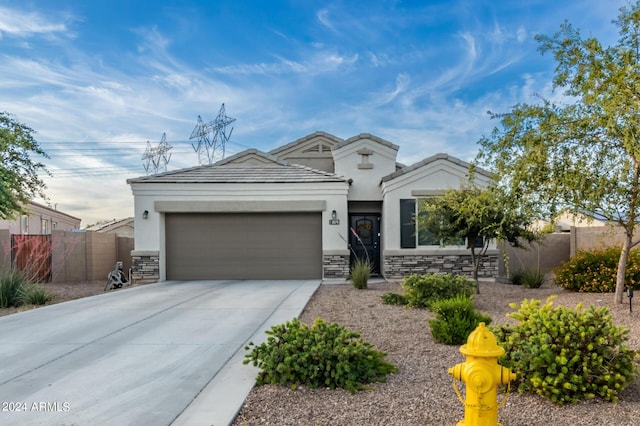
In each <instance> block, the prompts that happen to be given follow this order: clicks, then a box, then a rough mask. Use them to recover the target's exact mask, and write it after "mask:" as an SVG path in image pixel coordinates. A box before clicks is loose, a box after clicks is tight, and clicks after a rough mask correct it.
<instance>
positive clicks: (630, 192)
mask: <svg viewBox="0 0 640 426" xmlns="http://www.w3.org/2000/svg"><path fill="white" fill-rule="evenodd" d="M614 23H615V24H616V25H617V26H618V28H619V34H620V38H619V40H618V42H617V44H616V45H614V46H608V47H605V46H603V45H602V44H601V43H600V42H599V41H598V40H597V39H596V38H594V37H589V38H583V37H582V36H581V35H580V32H579V31H578V30H577V29H575V28H574V27H573V26H571V24H569V23H568V22H566V21H565V22H564V23H563V24H562V25H561V27H560V30H559V31H558V32H557V33H555V34H554V35H553V36H546V35H538V36H536V40H537V41H538V42H539V43H540V51H541V53H542V54H545V53H551V54H553V56H554V58H555V61H556V64H557V66H556V69H555V74H554V79H553V83H554V87H555V88H556V89H559V88H560V89H563V91H564V92H563V93H564V99H565V101H564V102H563V103H561V104H560V103H554V102H551V101H549V100H547V99H542V98H541V97H537V99H538V100H539V102H536V103H534V104H518V105H515V106H514V107H513V108H512V110H511V111H510V112H509V113H507V114H491V113H490V114H491V116H492V118H495V119H499V120H500V124H501V126H499V127H497V128H495V129H494V131H493V132H492V134H491V135H490V136H489V137H485V138H483V139H481V141H480V144H481V151H480V154H479V158H478V160H479V162H480V164H484V165H485V166H487V167H488V168H490V169H493V171H494V172H495V173H496V174H497V175H498V176H500V177H501V179H502V180H501V185H502V186H503V188H505V190H506V191H508V193H509V194H510V196H511V197H514V198H516V199H521V200H526V201H527V202H529V203H531V204H532V205H535V206H536V207H537V211H538V214H539V215H541V216H546V217H552V216H553V215H554V213H556V212H557V211H559V210H560V209H565V208H566V209H568V210H569V211H571V212H573V213H576V214H577V213H585V212H586V213H590V214H593V215H597V216H600V217H602V218H605V219H606V220H608V221H610V222H613V223H616V224H618V225H620V226H621V227H622V228H623V229H624V230H625V233H626V237H627V238H626V239H625V243H624V246H623V248H622V253H621V257H620V262H619V267H618V279H617V285H616V299H617V300H618V301H619V302H622V295H623V292H624V269H625V265H626V258H627V256H628V253H629V250H630V249H631V247H632V246H633V245H635V244H637V242H635V241H633V236H634V231H635V224H636V221H637V219H638V215H639V209H640V197H639V195H640V142H639V141H638V138H639V137H640V120H638V117H639V116H640V3H636V4H635V5H633V6H629V7H623V8H621V9H620V14H619V18H618V19H617V20H615V21H614Z"/></svg>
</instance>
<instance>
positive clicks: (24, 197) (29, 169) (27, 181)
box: [0, 112, 49, 219]
mask: <svg viewBox="0 0 640 426" xmlns="http://www.w3.org/2000/svg"><path fill="white" fill-rule="evenodd" d="M33 133H34V131H33V130H32V129H31V128H29V127H27V126H25V125H24V124H22V123H20V122H18V121H16V120H15V119H14V118H13V116H12V115H11V114H9V113H7V112H0V219H12V218H14V217H15V216H16V215H18V214H20V213H24V212H25V206H26V205H27V204H28V203H29V200H31V199H32V198H33V197H34V196H35V195H39V196H41V197H43V198H45V195H44V188H45V184H44V182H43V181H42V179H40V177H39V176H38V172H39V171H43V172H45V173H47V170H46V168H45V166H44V164H42V163H39V162H34V161H33V160H32V159H31V155H32V154H36V155H41V156H43V157H45V158H49V157H48V156H47V154H46V153H45V152H44V151H43V150H42V148H41V147H40V146H39V145H38V142H36V140H35V139H34V137H33Z"/></svg>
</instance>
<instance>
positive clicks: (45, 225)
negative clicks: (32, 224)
mask: <svg viewBox="0 0 640 426" xmlns="http://www.w3.org/2000/svg"><path fill="white" fill-rule="evenodd" d="M48 233H49V221H48V220H47V219H42V235H47V234H48Z"/></svg>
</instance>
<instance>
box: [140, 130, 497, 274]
mask: <svg viewBox="0 0 640 426" xmlns="http://www.w3.org/2000/svg"><path fill="white" fill-rule="evenodd" d="M398 149H399V147H398V145H395V144H393V143H391V142H389V141H386V140H384V139H381V138H379V137H377V136H374V135H371V134H359V135H357V136H354V137H352V138H349V139H341V138H338V137H336V136H333V135H331V134H328V133H325V132H315V133H313V134H310V135H308V136H305V137H303V138H301V139H298V140H296V141H294V142H291V143H289V144H287V145H284V146H281V147H279V148H276V149H274V150H272V151H270V152H268V153H266V152H261V151H259V150H256V149H248V150H246V151H243V152H240V153H238V154H236V155H234V156H232V157H228V158H226V159H224V160H221V161H219V162H217V163H214V164H211V165H203V166H198V167H192V168H186V169H181V170H175V171H170V172H166V173H161V174H157V175H151V176H142V177H138V178H134V179H129V180H127V183H128V184H129V185H131V190H132V192H133V196H134V212H135V216H134V218H135V250H134V251H133V252H132V258H133V263H134V265H133V274H134V279H147V280H148V279H159V280H174V279H175V280H198V279H300V278H302V279H312V278H313V279H329V278H346V277H347V276H348V274H349V265H350V262H351V261H352V260H353V259H354V258H356V257H369V259H370V260H371V262H372V263H373V268H374V272H375V273H378V274H380V275H382V276H384V277H387V278H396V277H402V276H405V275H408V274H411V273H425V272H458V273H468V274H471V270H472V267H471V259H470V253H469V250H468V249H467V248H466V245H464V244H463V245H460V246H447V247H445V246H441V245H440V244H439V242H437V241H433V238H430V236H429V235H427V234H426V233H424V232H418V230H417V228H416V222H415V217H416V215H419V214H420V212H419V211H417V210H418V205H419V203H417V202H416V201H417V200H418V199H420V198H422V197H429V196H433V195H437V194H440V193H442V191H443V190H445V189H448V188H458V187H460V185H461V184H462V183H464V182H466V181H467V179H468V172H469V164H468V163H466V162H464V161H461V160H459V159H457V158H454V157H451V156H450V155H447V154H436V155H433V156H431V157H428V158H426V159H424V160H422V161H420V162H418V163H416V164H413V165H410V166H404V165H402V164H399V163H397V161H396V157H397V153H398ZM476 179H477V183H478V184H479V185H487V184H488V182H489V180H490V174H489V173H488V172H486V171H483V170H477V173H476ZM487 259H488V260H487V261H486V262H483V264H482V265H481V269H480V276H481V277H496V276H497V273H498V252H497V250H496V249H495V247H493V248H492V249H491V250H490V251H489V253H488V257H487Z"/></svg>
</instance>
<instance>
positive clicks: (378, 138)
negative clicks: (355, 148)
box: [333, 133, 400, 151]
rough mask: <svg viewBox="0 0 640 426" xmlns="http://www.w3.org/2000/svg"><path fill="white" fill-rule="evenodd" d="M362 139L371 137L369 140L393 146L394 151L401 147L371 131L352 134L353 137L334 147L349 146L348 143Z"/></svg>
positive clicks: (388, 146)
mask: <svg viewBox="0 0 640 426" xmlns="http://www.w3.org/2000/svg"><path fill="white" fill-rule="evenodd" d="M361 139H369V140H372V141H374V142H377V143H379V144H380V145H384V146H386V147H387V148H391V149H393V150H394V151H397V150H398V149H400V147H399V146H398V145H396V144H393V143H391V142H389V141H387V140H384V139H382V138H381V137H378V136H375V135H372V134H371V133H360V134H359V135H355V136H352V137H350V138H349V139H347V140H344V141H342V142H340V143H338V144H336V145H334V147H333V149H340V148H342V147H343V146H347V145H349V144H352V143H354V142H357V141H359V140H361Z"/></svg>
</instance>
